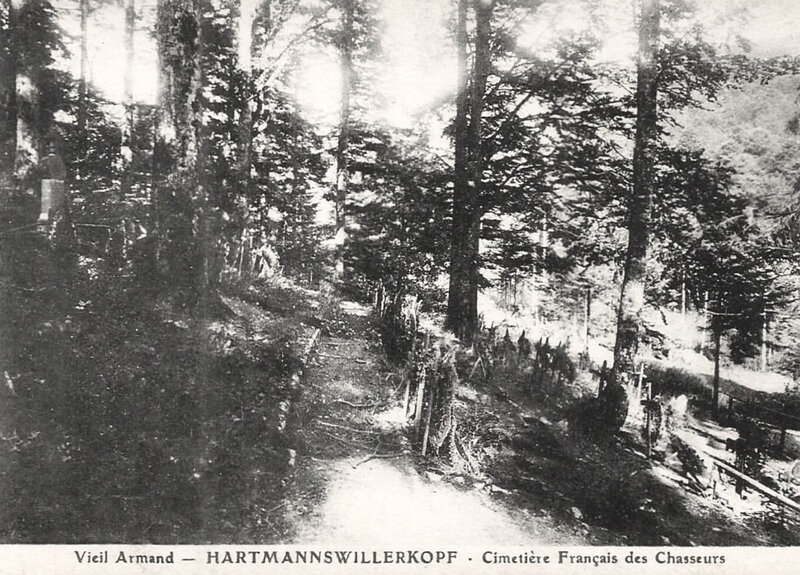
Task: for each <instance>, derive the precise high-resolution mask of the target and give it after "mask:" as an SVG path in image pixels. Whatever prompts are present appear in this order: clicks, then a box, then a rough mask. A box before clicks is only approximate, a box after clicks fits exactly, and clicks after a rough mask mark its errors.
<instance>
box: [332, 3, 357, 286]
mask: <svg viewBox="0 0 800 575" xmlns="http://www.w3.org/2000/svg"><path fill="white" fill-rule="evenodd" d="M353 1H354V0H345V2H344V5H343V13H342V40H341V44H340V46H339V68H340V72H341V78H342V80H341V81H342V91H341V104H340V106H341V108H340V111H339V139H338V142H337V144H336V190H335V194H334V211H335V216H336V221H335V230H336V231H335V233H334V242H335V245H336V254H335V259H334V269H333V277H334V280H335V281H341V280H342V279H343V278H344V250H345V244H346V242H347V214H346V211H347V210H346V205H345V204H346V202H347V188H348V185H349V183H350V167H349V162H348V146H349V143H350V95H351V92H352V89H353V33H354V30H353V17H354V15H353V10H354V7H353Z"/></svg>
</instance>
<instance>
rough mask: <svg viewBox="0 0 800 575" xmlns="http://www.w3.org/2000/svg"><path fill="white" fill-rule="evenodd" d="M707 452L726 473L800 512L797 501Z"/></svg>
mask: <svg viewBox="0 0 800 575" xmlns="http://www.w3.org/2000/svg"><path fill="white" fill-rule="evenodd" d="M705 453H706V454H707V455H708V456H710V457H711V458H712V459H713V460H714V465H716V466H717V467H719V468H720V469H722V470H723V471H725V472H726V473H729V474H731V475H733V476H734V477H736V478H737V479H740V480H742V481H744V482H745V483H747V485H749V486H750V487H752V488H753V489H755V490H756V491H758V492H759V493H761V494H763V495H766V496H767V497H769V498H770V499H772V500H774V501H777V502H778V503H780V504H782V505H785V506H786V507H790V508H791V509H794V510H795V511H797V512H800V504H798V503H796V502H795V501H792V500H791V499H789V498H788V497H786V496H785V495H783V494H781V493H778V492H777V491H775V490H774V489H770V488H769V487H767V486H766V485H764V484H763V483H761V482H759V481H756V480H755V479H753V478H752V477H750V476H748V475H745V474H744V473H742V472H741V471H739V470H738V469H736V468H735V467H733V466H732V465H730V464H729V463H728V462H727V461H725V460H723V459H722V458H720V457H717V456H716V455H714V454H713V453H709V452H708V451H706V452H705Z"/></svg>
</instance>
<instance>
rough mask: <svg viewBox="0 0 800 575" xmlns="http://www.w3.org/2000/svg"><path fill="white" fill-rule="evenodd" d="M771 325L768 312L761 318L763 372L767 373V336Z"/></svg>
mask: <svg viewBox="0 0 800 575" xmlns="http://www.w3.org/2000/svg"><path fill="white" fill-rule="evenodd" d="M768 333H769V324H768V322H767V312H764V313H763V314H762V316H761V371H767V334H768Z"/></svg>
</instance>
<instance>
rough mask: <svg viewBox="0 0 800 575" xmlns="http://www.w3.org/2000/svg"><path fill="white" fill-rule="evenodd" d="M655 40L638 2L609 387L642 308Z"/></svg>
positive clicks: (648, 12)
mask: <svg viewBox="0 0 800 575" xmlns="http://www.w3.org/2000/svg"><path fill="white" fill-rule="evenodd" d="M658 37H659V0H642V16H641V21H640V24H639V62H638V78H637V88H636V110H637V113H636V136H635V143H634V146H635V147H634V152H633V190H632V194H631V196H630V199H629V203H628V249H627V258H626V260H625V272H624V276H623V279H622V290H621V295H620V302H619V312H618V315H617V339H616V344H615V346H614V371H613V377H612V382H613V384H614V385H621V384H622V383H623V382H624V381H625V380H626V379H627V376H628V375H629V374H631V373H632V372H633V371H634V361H635V358H636V352H637V349H638V346H639V329H640V326H641V316H642V310H643V308H644V287H645V279H646V276H647V267H646V266H647V247H648V243H649V228H650V206H651V201H652V195H653V188H654V165H655V154H656V148H655V144H656V139H657V132H658V118H657V90H656V74H657V62H656V50H657V45H658Z"/></svg>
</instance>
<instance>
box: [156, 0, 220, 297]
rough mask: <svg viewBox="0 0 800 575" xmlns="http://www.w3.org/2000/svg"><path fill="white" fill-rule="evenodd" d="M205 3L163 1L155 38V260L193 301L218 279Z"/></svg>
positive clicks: (160, 5) (158, 14) (179, 0)
mask: <svg viewBox="0 0 800 575" xmlns="http://www.w3.org/2000/svg"><path fill="white" fill-rule="evenodd" d="M201 16H202V5H201V2H200V0H160V1H159V3H158V7H157V26H156V37H157V40H158V59H159V72H160V75H159V78H160V83H159V106H160V109H161V114H160V118H159V125H158V136H159V142H158V149H157V150H156V152H155V154H156V157H157V158H159V164H160V165H159V173H158V176H159V177H160V181H159V183H158V186H157V194H156V202H157V206H156V207H157V213H158V237H159V246H158V249H157V258H158V261H159V264H160V269H161V270H162V273H163V274H164V275H165V277H169V278H171V279H172V280H173V281H174V283H175V285H177V286H180V287H182V288H184V289H185V290H187V295H189V298H190V299H189V301H190V302H191V301H194V302H197V301H199V298H202V297H205V296H207V295H209V288H210V287H211V286H212V285H213V283H214V275H213V270H212V269H211V261H210V260H211V257H212V247H211V245H210V242H211V237H210V234H209V229H208V226H209V221H208V217H209V214H208V213H207V208H208V205H207V203H208V202H207V200H208V198H207V193H208V192H207V189H206V185H205V182H204V181H203V178H202V175H203V171H202V166H203V161H202V158H201V153H202V151H203V148H202V146H201V141H202V137H203V133H202V129H203V114H202V106H201V90H202V87H203V72H202V54H203V43H202V38H201V34H200V32H201V29H202V21H201Z"/></svg>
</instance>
